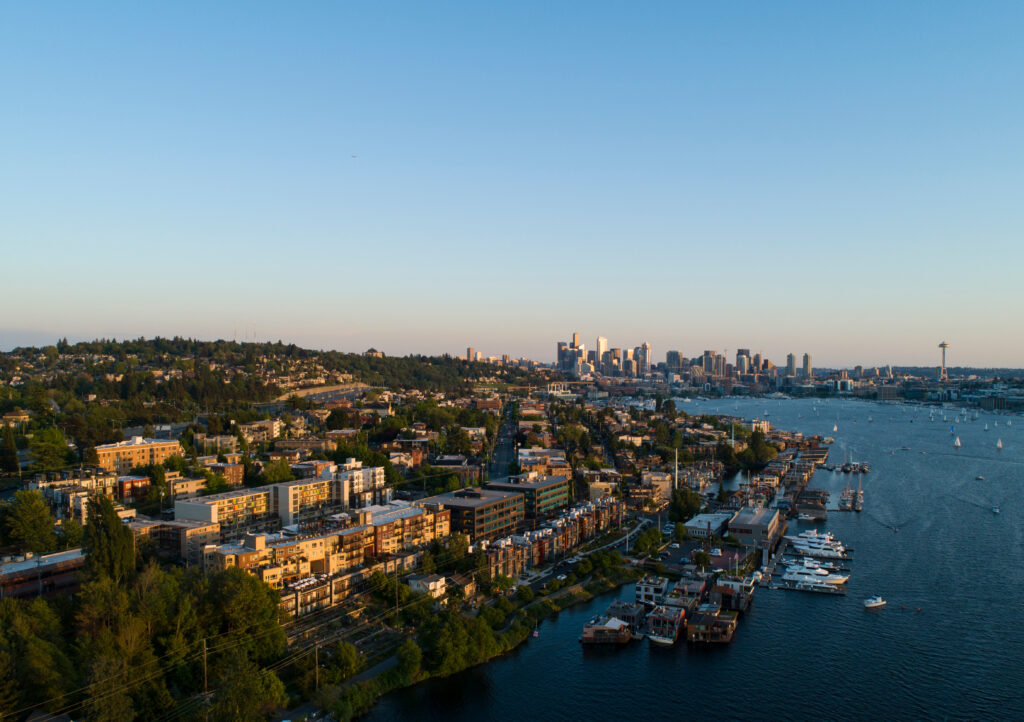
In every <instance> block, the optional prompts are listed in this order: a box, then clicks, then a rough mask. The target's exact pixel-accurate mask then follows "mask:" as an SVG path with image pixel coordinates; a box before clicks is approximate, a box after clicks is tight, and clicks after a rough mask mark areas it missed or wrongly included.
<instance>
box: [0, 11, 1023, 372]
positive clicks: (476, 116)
mask: <svg viewBox="0 0 1024 722" xmlns="http://www.w3.org/2000/svg"><path fill="white" fill-rule="evenodd" d="M1022 31H1024V3H1020V2H997V1H991V2H985V3H963V2H938V1H936V0H930V1H928V2H900V3H891V2H860V3H850V2H827V1H826V2H822V1H810V0H808V1H807V2H782V1H780V2H771V3H765V2H730V3H715V2H703V3H696V2H667V3H629V2H618V3H605V2H594V1H588V2H579V3H572V2H559V3H550V2H517V3H470V2H466V3H455V2H436V3H421V2H410V3H388V2H380V3H333V2H329V3H316V2H304V3H279V2H266V3H260V2H245V3H198V2H196V3H190V2H176V3H163V4H157V3H129V2H125V3H115V2H109V3H102V4H98V3H78V2H63V3H61V2H52V3H5V4H3V5H2V6H0V88H2V93H0V138H3V141H0V258H2V261H0V269H2V275H0V279H2V280H0V349H10V348H12V347H14V346H18V345H27V344H33V345H35V344H45V343H52V342H54V341H55V340H56V339H57V338H60V337H68V338H69V339H71V340H82V339H92V338H99V337H102V338H125V337H131V338H135V337H139V336H145V337H153V336H158V335H159V336H174V335H181V336H189V337H196V338H203V339H216V338H224V339H232V338H237V339H238V340H252V339H257V340H275V341H276V340H278V339H282V340H284V341H285V342H294V343H297V344H300V345H303V346H307V347H310V348H324V349H327V348H334V349H340V350H344V351H363V350H365V349H366V348H368V347H370V346H374V347H376V348H379V349H382V350H384V351H385V352H386V353H389V354H394V355H402V354H407V353H428V354H436V353H445V352H447V353H452V354H462V353H465V349H466V347H467V346H473V347H474V348H475V349H477V350H479V351H481V352H483V353H484V354H486V355H500V354H504V353H508V354H510V355H512V356H513V357H519V356H527V357H531V358H535V359H537V360H542V361H550V360H553V358H554V355H555V344H556V342H557V341H559V340H565V339H567V338H568V337H569V336H570V334H571V333H572V332H574V331H577V332H579V333H580V334H581V335H582V336H583V340H584V342H585V343H586V344H587V346H588V347H593V344H594V339H595V337H596V336H597V335H599V334H600V335H603V336H605V337H607V338H608V339H609V343H610V345H611V346H613V347H633V346H636V345H639V344H640V343H641V342H642V341H648V342H650V343H651V344H652V346H653V349H654V357H655V359H657V360H663V359H664V352H665V351H667V350H669V349H678V350H681V351H682V352H683V353H684V354H685V355H687V356H696V355H699V354H700V353H702V352H703V350H704V349H715V350H718V351H728V353H729V355H730V356H732V355H733V354H734V353H735V349H736V348H737V347H744V348H750V349H752V350H754V351H762V352H763V353H764V354H765V355H766V356H768V357H769V358H772V359H773V360H775V362H776V363H784V361H785V354H786V353H788V352H790V351H792V352H794V353H797V354H798V355H801V354H802V353H804V352H809V353H810V354H811V355H812V357H813V358H814V363H815V365H816V366H843V365H854V364H864V365H869V366H870V365H880V364H887V363H894V364H922V365H923V364H937V363H938V356H939V354H938V349H937V348H936V347H937V345H938V343H939V342H940V341H942V340H946V341H948V342H949V343H950V350H949V356H948V358H949V363H950V364H951V365H961V364H962V365H973V366H1012V367H1021V366H1024V336H1022V335H1021V334H1020V333H1017V332H1016V330H1017V329H1018V328H1019V323H1020V318H1021V316H1022V315H1024V287H1022V284H1021V276H1022V270H1024V243H1022V241H1024V43H1022V42H1020V37H1021V33H1022Z"/></svg>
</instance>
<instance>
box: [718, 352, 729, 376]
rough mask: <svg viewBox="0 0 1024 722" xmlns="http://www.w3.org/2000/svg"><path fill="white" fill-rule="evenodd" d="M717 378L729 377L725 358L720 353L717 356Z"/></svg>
mask: <svg viewBox="0 0 1024 722" xmlns="http://www.w3.org/2000/svg"><path fill="white" fill-rule="evenodd" d="M715 376H728V373H727V369H726V363H725V356H723V355H722V354H720V353H716V354H715Z"/></svg>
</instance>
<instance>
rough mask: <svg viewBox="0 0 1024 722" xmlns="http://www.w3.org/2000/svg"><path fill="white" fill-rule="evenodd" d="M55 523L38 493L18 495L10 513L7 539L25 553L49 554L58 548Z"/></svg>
mask: <svg viewBox="0 0 1024 722" xmlns="http://www.w3.org/2000/svg"><path fill="white" fill-rule="evenodd" d="M54 523H55V522H54V519H53V515H52V514H50V507H49V506H48V505H47V503H46V500H45V499H43V495H42V494H40V493H39V492H38V491H36V490H35V489H26V490H24V491H19V492H16V493H15V495H14V501H13V502H12V503H11V505H10V506H9V507H8V509H7V514H6V529H5V531H6V532H7V538H8V539H9V540H10V541H11V542H12V543H14V544H15V545H16V546H17V547H18V549H20V550H21V551H23V552H34V553H36V554H45V553H47V552H52V551H53V550H54V549H56V548H57V535H56V533H55V532H54Z"/></svg>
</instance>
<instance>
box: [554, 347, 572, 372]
mask: <svg viewBox="0 0 1024 722" xmlns="http://www.w3.org/2000/svg"><path fill="white" fill-rule="evenodd" d="M555 362H556V363H557V364H558V368H560V369H564V368H565V367H566V366H567V365H568V363H569V345H568V344H567V343H566V342H565V341H559V342H558V355H557V356H555Z"/></svg>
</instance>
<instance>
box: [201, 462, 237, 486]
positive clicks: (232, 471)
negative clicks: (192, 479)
mask: <svg viewBox="0 0 1024 722" xmlns="http://www.w3.org/2000/svg"><path fill="white" fill-rule="evenodd" d="M206 466H207V468H208V469H209V470H210V471H212V472H213V473H214V474H220V475H221V476H223V477H224V481H226V482H227V484H228V486H241V485H242V481H243V479H244V477H245V467H244V466H243V465H242V464H221V463H213V464H207V465H206Z"/></svg>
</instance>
